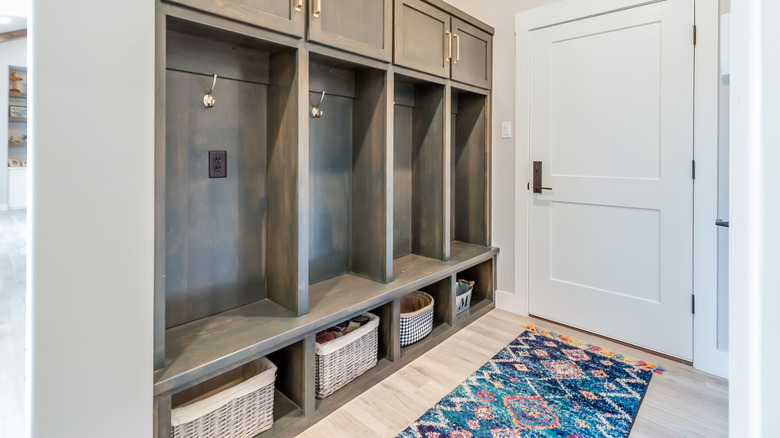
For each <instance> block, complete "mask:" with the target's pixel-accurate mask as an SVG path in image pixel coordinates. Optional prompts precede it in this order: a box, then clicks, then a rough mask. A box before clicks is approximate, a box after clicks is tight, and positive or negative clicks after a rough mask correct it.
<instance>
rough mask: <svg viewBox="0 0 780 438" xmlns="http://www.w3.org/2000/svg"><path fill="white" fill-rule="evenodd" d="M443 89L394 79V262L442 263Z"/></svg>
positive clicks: (410, 79) (443, 181)
mask: <svg viewBox="0 0 780 438" xmlns="http://www.w3.org/2000/svg"><path fill="white" fill-rule="evenodd" d="M444 93H445V87H444V85H442V84H436V83H429V82H425V81H421V80H416V79H413V78H410V77H405V76H402V75H396V76H395V106H394V135H393V138H394V149H393V160H394V162H393V258H394V259H395V258H399V257H403V256H406V255H409V254H415V255H420V256H424V257H430V258H433V259H437V260H445V259H446V255H445V249H444V248H445V245H444V238H445V236H444V229H445V221H446V214H445V213H446V212H445V211H444V184H445V176H444V169H445V166H446V164H445V159H444V157H445V155H444V144H445V131H444V126H445V116H446V113H445V109H444V106H445V99H444V97H445V95H444Z"/></svg>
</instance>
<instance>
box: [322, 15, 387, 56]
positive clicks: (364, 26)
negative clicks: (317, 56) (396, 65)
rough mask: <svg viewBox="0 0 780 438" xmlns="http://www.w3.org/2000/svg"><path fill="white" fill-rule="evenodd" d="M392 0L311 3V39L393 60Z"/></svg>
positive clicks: (365, 54)
mask: <svg viewBox="0 0 780 438" xmlns="http://www.w3.org/2000/svg"><path fill="white" fill-rule="evenodd" d="M392 5H393V4H392V0H309V40H311V41H316V42H318V43H321V44H324V45H327V46H331V47H335V48H337V49H341V50H345V51H348V52H352V53H357V54H358V55H363V56H367V57H370V58H375V59H379V60H381V61H390V54H391V48H392V44H393V36H392V32H393V28H392V25H393V7H392Z"/></svg>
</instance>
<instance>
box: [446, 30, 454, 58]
mask: <svg viewBox="0 0 780 438" xmlns="http://www.w3.org/2000/svg"><path fill="white" fill-rule="evenodd" d="M444 35H445V38H448V39H449V55H447V56H445V57H444V58H445V59H444V60H445V61H449V60H451V59H452V32H450V31H446V32H444Z"/></svg>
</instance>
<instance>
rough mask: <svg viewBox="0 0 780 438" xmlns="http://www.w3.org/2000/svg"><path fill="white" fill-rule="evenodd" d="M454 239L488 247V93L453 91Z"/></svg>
mask: <svg viewBox="0 0 780 438" xmlns="http://www.w3.org/2000/svg"><path fill="white" fill-rule="evenodd" d="M451 110H452V118H451V126H450V128H451V133H450V135H451V139H452V143H451V144H452V174H451V179H452V185H451V187H452V192H451V196H452V203H451V208H452V211H451V218H452V222H451V229H450V233H451V240H457V241H460V242H465V243H471V244H476V245H483V246H488V245H490V239H489V235H490V234H489V224H490V220H489V217H488V202H489V197H488V165H489V163H488V152H487V151H488V146H489V139H488V123H487V120H488V112H487V96H485V95H482V94H476V93H471V92H466V91H461V90H458V89H454V88H453V90H452V108H451Z"/></svg>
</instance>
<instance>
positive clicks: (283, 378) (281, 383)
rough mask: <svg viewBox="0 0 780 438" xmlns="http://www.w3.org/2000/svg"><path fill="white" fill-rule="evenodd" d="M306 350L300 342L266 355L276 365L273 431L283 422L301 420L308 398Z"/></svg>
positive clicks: (283, 423) (281, 425)
mask: <svg viewBox="0 0 780 438" xmlns="http://www.w3.org/2000/svg"><path fill="white" fill-rule="evenodd" d="M306 348H307V347H306V341H305V339H302V340H300V341H297V342H294V343H292V344H290V345H288V346H286V347H284V348H281V349H279V350H277V351H275V352H273V353H271V354H269V355H268V356H267V357H268V359H269V360H270V361H271V362H273V363H274V365H276V381H275V382H274V390H275V394H274V427H276V428H277V430H279V429H281V428H282V427H283V426H286V424H285V422H294V420H295V419H299V418H303V411H304V407H305V406H306V397H308V396H309V395H310V394H307V393H306V380H307V378H308V376H307V375H306V368H307V365H306V359H307V357H306V350H305V349H306ZM271 430H273V428H272V429H271ZM261 436H262V435H261Z"/></svg>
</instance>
